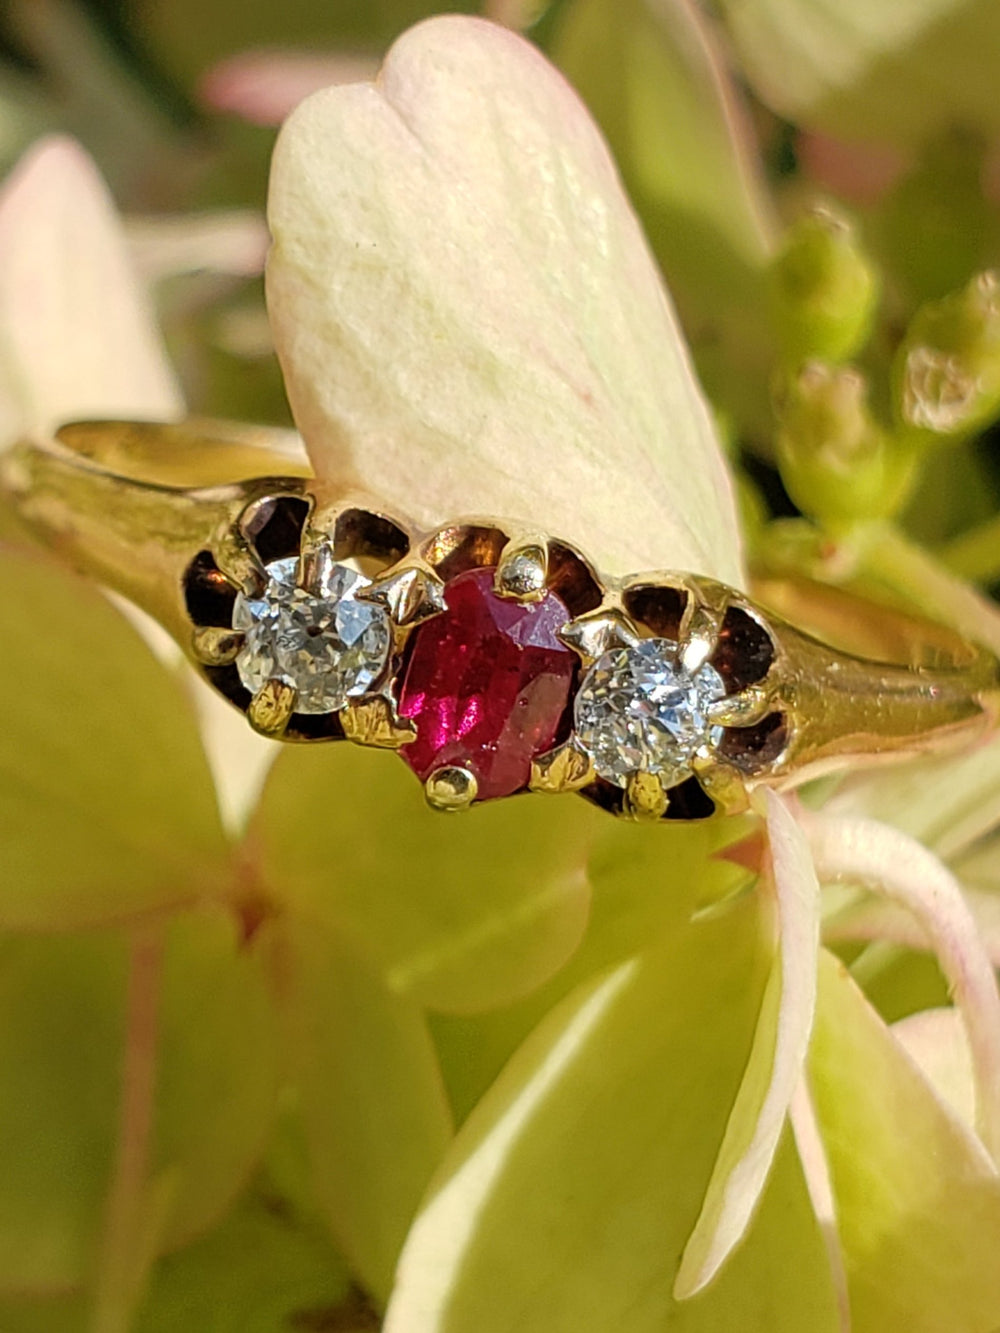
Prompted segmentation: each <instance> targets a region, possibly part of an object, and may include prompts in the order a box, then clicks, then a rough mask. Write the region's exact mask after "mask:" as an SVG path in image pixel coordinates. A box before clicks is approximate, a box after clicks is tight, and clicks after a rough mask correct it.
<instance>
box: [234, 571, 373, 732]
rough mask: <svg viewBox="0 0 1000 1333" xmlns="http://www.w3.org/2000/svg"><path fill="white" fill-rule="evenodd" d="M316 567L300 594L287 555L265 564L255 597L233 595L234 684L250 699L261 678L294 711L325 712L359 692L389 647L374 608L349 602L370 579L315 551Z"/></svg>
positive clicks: (360, 603)
mask: <svg viewBox="0 0 1000 1333" xmlns="http://www.w3.org/2000/svg"><path fill="white" fill-rule="evenodd" d="M324 555H325V557H326V558H323V556H324ZM317 565H318V575H317V579H316V585H315V587H314V589H312V590H310V591H306V590H305V589H303V588H300V587H298V586H297V584H296V575H297V572H298V560H297V558H296V557H295V556H289V557H288V558H287V559H284V560H273V561H272V562H271V563H270V564H269V565H267V566H266V567H265V573H266V574H267V583H266V585H265V587H264V590H263V592H262V593H261V594H260V595H259V596H247V595H246V594H244V593H240V594H239V596H238V597H237V598H236V602H235V604H234V606H233V628H234V629H238V630H243V631H244V633H245V635H246V638H245V640H244V643H243V647H242V648H241V649H240V651H239V654H238V656H237V658H236V666H237V668H238V670H239V673H240V680H242V682H243V684H244V685H245V686H246V688H247V689H248V690H249V691H250V693H251V694H256V693H257V692H258V690H260V689H262V688H263V686H264V685H265V684H266V683H267V682H268V681H269V680H282V681H284V682H285V683H286V684H288V685H291V686H292V687H293V688H294V689H295V691H296V692H297V694H298V698H297V700H296V703H295V711H296V712H297V713H332V712H335V711H336V710H337V709H338V708H342V707H343V706H344V704H345V703H346V702H347V700H348V699H350V698H354V697H355V696H357V695H360V694H364V693H365V692H366V691H367V690H368V689H370V688H371V686H372V684H373V683H374V682H375V681H376V680H377V679H378V677H379V676H380V675H381V674H382V671H383V670H384V669H385V664H386V662H387V660H388V658H389V650H390V647H391V644H392V631H391V626H390V623H389V617H388V616H387V614H386V612H385V611H384V610H383V609H382V607H380V606H375V605H373V604H371V603H369V602H359V601H357V600H356V598H357V594H358V593H359V592H361V591H362V590H363V589H364V588H366V587H367V586H368V584H369V582H370V580H369V579H366V578H364V576H363V575H361V574H359V573H357V572H356V571H355V570H353V569H351V568H350V567H349V566H348V565H341V564H338V563H337V562H336V561H335V560H334V559H333V557H332V553H330V552H322V551H321V555H320V559H319V560H318V561H317Z"/></svg>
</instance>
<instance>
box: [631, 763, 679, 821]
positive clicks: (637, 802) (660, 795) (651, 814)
mask: <svg viewBox="0 0 1000 1333" xmlns="http://www.w3.org/2000/svg"><path fill="white" fill-rule="evenodd" d="M669 804H670V798H669V797H668V796H667V793H666V789H665V788H664V786H663V783H662V781H661V780H660V777H659V775H658V774H656V773H633V775H632V776H631V777H630V778H629V780H628V785H627V787H626V788H625V811H626V813H627V814H629V815H631V817H632V818H633V819H642V820H647V819H662V818H663V816H664V815H665V814H666V813H667V807H668V805H669Z"/></svg>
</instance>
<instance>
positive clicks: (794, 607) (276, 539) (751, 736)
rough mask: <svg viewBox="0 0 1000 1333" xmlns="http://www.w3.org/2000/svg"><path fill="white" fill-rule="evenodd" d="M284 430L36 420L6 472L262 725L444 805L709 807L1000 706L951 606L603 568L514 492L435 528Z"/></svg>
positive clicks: (991, 676) (989, 716)
mask: <svg viewBox="0 0 1000 1333" xmlns="http://www.w3.org/2000/svg"><path fill="white" fill-rule="evenodd" d="M274 439H275V432H273V431H264V430H263V429H261V430H260V431H255V430H254V429H253V428H251V427H246V426H238V425H233V424H229V423H222V422H209V421H196V420H189V421H187V422H182V423H174V424H154V423H144V422H80V423H76V424H73V425H70V426H66V427H64V428H63V429H62V430H60V431H59V432H58V435H57V436H56V438H55V439H54V440H53V441H51V442H45V443H37V442H25V443H22V444H20V445H18V446H17V447H16V448H15V449H14V450H13V451H11V453H10V454H8V455H7V456H6V458H5V460H4V468H3V484H4V487H5V489H6V490H7V491H8V493H9V494H10V495H11V496H12V497H13V499H14V501H15V503H16V506H17V508H18V511H19V513H20V515H21V517H22V519H23V520H24V521H25V522H26V523H27V524H28V525H29V526H30V527H31V528H32V530H33V531H34V532H35V533H36V535H38V536H40V537H41V538H42V539H43V540H44V541H45V542H46V543H47V544H48V545H50V546H51V547H52V548H53V549H55V550H57V551H58V552H60V553H62V554H63V555H64V556H65V557H66V558H67V559H68V560H69V561H70V562H71V563H72V564H74V565H75V566H76V567H77V568H78V569H80V570H81V571H82V572H84V573H87V574H89V575H91V576H93V577H95V578H97V579H98V580H100V581H101V582H102V583H104V584H106V585H107V586H108V587H110V588H111V589H113V590H115V591H116V592H118V593H121V594H123V595H124V596H125V597H127V598H129V599H130V600H132V601H133V602H135V603H136V604H137V605H138V606H139V607H141V608H142V609H143V610H144V611H146V612H148V613H149V614H150V615H152V616H153V617H154V618H155V619H156V620H158V621H159V622H160V623H161V624H162V625H163V626H164V628H165V629H167V630H168V631H169V632H170V633H171V634H172V635H173V637H174V638H175V639H176V640H177V642H178V643H179V644H180V645H181V647H182V648H183V649H184V651H185V652H186V653H187V655H188V656H189V657H190V658H191V660H192V661H193V662H194V664H195V665H196V666H197V668H198V669H199V670H200V671H201V673H202V674H203V675H204V677H205V678H206V679H207V680H208V681H209V682H210V683H211V684H212V685H213V686H214V687H215V688H216V689H217V690H218V691H219V692H220V693H221V694H223V695H224V696H225V697H226V698H227V699H228V700H229V701H230V702H231V703H232V704H234V705H235V706H236V707H238V708H240V709H242V711H243V712H244V713H245V714H246V716H247V718H248V719H249V722H250V724H251V725H252V726H253V727H254V728H255V729H256V730H257V731H259V732H261V733H262V734H263V735H265V736H270V737H273V738H275V739H281V740H287V741H304V742H308V741H327V740H337V739H343V738H346V739H348V740H351V741H355V742H357V743H359V744H361V745H370V746H378V747H382V748H388V749H396V750H398V751H399V753H400V755H401V756H402V757H403V759H405V761H406V762H407V763H408V765H409V766H410V768H411V769H412V770H413V771H414V772H415V773H416V774H417V776H418V777H419V778H420V780H421V781H422V782H423V784H424V789H425V792H426V795H427V799H428V801H429V802H430V804H431V805H432V806H434V807H435V808H436V809H439V810H459V809H463V808H465V807H467V806H469V805H471V804H472V803H473V802H476V801H485V800H490V799H494V798H497V797H501V796H510V795H514V794H515V793H519V792H525V791H529V790H530V791H536V792H548V793H551V792H567V791H571V792H578V793H580V794H581V795H582V796H584V797H586V798H587V799H589V800H591V801H594V802H595V803H596V804H598V805H599V806H601V807H603V808H604V809H606V810H610V811H612V812H613V813H615V814H621V815H625V816H626V817H630V818H640V819H674V820H676V819H682V820H692V819H703V818H706V817H708V816H710V815H712V814H714V813H715V812H716V811H721V812H723V813H727V814H729V813H738V812H740V811H742V810H745V809H747V807H748V804H749V800H750V797H751V796H752V794H753V792H754V790H755V789H756V788H757V787H760V786H774V787H788V786H794V785H797V784H800V783H801V782H803V781H804V780H805V779H807V778H811V777H814V776H818V775H820V774H823V773H829V772H835V771H837V770H841V769H844V768H846V767H849V766H853V765H856V764H859V763H870V762H877V761H880V760H882V759H887V758H894V757H900V756H905V755H912V754H919V753H927V752H928V751H935V750H939V749H942V748H947V747H950V746H952V745H955V744H957V743H961V742H963V741H965V740H967V739H968V738H969V737H970V736H973V735H975V734H976V733H977V732H979V731H982V730H984V729H986V728H988V727H990V726H992V725H995V724H996V721H997V717H998V713H1000V666H998V663H997V660H996V659H995V658H994V657H993V656H992V654H990V653H989V652H988V651H986V650H985V649H983V648H980V647H978V646H977V645H975V644H973V643H970V642H968V641H966V640H965V639H963V638H961V637H959V636H958V635H957V634H955V633H953V632H952V631H951V630H949V629H947V628H945V627H943V626H941V625H937V624H934V623H932V622H929V621H923V620H919V619H916V618H914V617H911V616H910V615H908V614H906V613H903V612H900V611H898V610H894V609H889V608H886V607H885V606H883V605H881V604H878V603H875V602H870V601H867V600H865V599H862V598H860V597H857V596H854V595H852V594H850V593H847V592H844V591H843V590H840V589H836V588H833V587H830V586H828V585H824V584H820V583H816V582H811V581H808V580H805V579H802V580H797V579H783V580H781V581H780V582H778V581H772V582H766V581H764V582H760V583H758V584H757V585H756V587H755V596H754V598H752V599H751V598H750V597H748V596H747V595H745V594H744V593H742V592H740V591H737V590H735V589H732V588H728V587H726V586H724V585H723V584H721V583H718V582H716V581H715V580H713V579H710V578H705V577H702V576H700V575H697V574H687V573H677V572H662V571H658V572H654V573H642V574H636V575H632V576H630V577H628V578H625V579H608V578H603V577H602V576H601V575H600V574H599V573H598V572H597V571H596V570H595V569H594V568H593V566H592V565H591V563H590V562H589V561H588V560H587V558H586V557H585V556H584V555H583V554H582V553H581V552H580V551H578V550H577V549H576V548H575V547H574V546H572V545H571V544H570V543H568V542H564V541H562V540H560V539H558V538H555V537H551V536H548V535H546V534H543V533H538V532H530V531H523V530H521V529H520V528H519V527H518V526H517V525H516V524H512V523H508V522H506V521H503V520H500V519H495V518H472V519H462V520H459V521H453V522H448V523H445V524H444V525H442V526H441V527H439V528H437V529H435V530H434V531H431V532H415V531H413V530H412V529H411V528H409V527H408V526H407V525H406V523H405V522H403V521H402V520H401V519H399V518H397V517H393V516H389V515H387V514H385V513H382V512H380V511H379V509H378V508H377V507H372V506H371V505H370V504H367V503H365V501H364V498H363V497H356V496H339V497H336V498H334V499H329V498H326V497H325V496H323V495H322V493H321V491H320V489H319V488H318V487H317V486H316V485H315V483H313V481H312V480H311V478H310V476H309V475H308V474H306V473H305V472H304V470H303V469H302V467H301V466H300V465H297V464H295V463H294V462H293V461H291V455H290V454H289V455H286V454H285V453H284V452H282V450H281V449H280V448H276V447H275V445H274V443H273V441H274ZM793 621H795V622H797V623H793Z"/></svg>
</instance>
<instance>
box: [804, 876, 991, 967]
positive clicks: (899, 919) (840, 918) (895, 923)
mask: <svg viewBox="0 0 1000 1333" xmlns="http://www.w3.org/2000/svg"><path fill="white" fill-rule="evenodd" d="M959 879H960V881H961V879H962V876H961V875H959ZM962 891H963V895H964V897H965V903H966V906H967V907H968V909H969V911H970V913H971V914H972V919H973V920H974V921H975V923H976V929H977V930H978V931H979V936H980V939H981V940H982V942H983V944H984V946H985V948H986V952H987V953H988V954H989V957H990V961H991V962H992V963H993V966H994V967H1000V893H998V892H989V891H987V890H985V889H977V888H974V887H972V886H971V885H969V884H963V890H962ZM823 939H824V941H825V942H826V943H827V944H837V943H843V942H846V941H849V940H867V941H874V940H889V941H891V942H892V943H893V944H902V945H905V946H906V948H908V949H930V948H932V947H933V945H932V943H931V940H930V938H929V937H928V934H927V932H926V930H925V929H924V928H923V926H922V925H921V923H920V921H919V920H918V919H917V918H916V917H915V916H914V915H913V913H912V912H910V911H908V910H907V909H906V908H905V907H904V906H902V904H900V903H897V902H892V901H890V900H889V899H888V898H877V897H874V896H872V895H869V894H865V895H864V896H862V897H859V899H858V901H857V902H854V903H851V904H849V905H848V906H846V907H844V908H842V909H841V910H840V911H838V912H836V913H835V914H834V915H832V916H830V917H828V918H827V919H826V921H824V923H823Z"/></svg>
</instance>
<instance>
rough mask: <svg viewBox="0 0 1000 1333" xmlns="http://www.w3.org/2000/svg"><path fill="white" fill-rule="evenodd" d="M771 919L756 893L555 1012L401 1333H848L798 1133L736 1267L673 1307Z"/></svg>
mask: <svg viewBox="0 0 1000 1333" xmlns="http://www.w3.org/2000/svg"><path fill="white" fill-rule="evenodd" d="M765 915H766V914H765V913H762V911H761V906H760V903H759V901H758V900H756V899H755V898H753V897H745V898H743V899H742V900H741V901H740V902H738V903H736V904H733V905H731V906H730V908H729V910H728V911H727V912H725V913H723V914H721V915H720V914H716V915H713V916H711V917H705V918H703V919H702V920H701V921H699V922H697V923H695V924H692V925H687V926H680V927H679V928H678V929H677V930H676V931H674V932H673V933H672V935H671V937H670V938H669V940H668V942H667V943H666V944H665V945H663V946H660V947H657V948H655V949H650V950H648V951H647V952H646V953H644V954H641V955H639V956H638V957H635V958H632V959H630V960H628V961H626V962H624V963H622V964H620V965H619V966H618V967H616V968H615V969H614V970H612V971H610V972H605V973H603V974H599V975H598V976H597V977H596V978H593V979H591V980H590V981H589V982H587V983H586V984H584V985H582V986H580V987H578V988H577V989H576V990H575V991H574V992H573V993H572V994H571V995H569V996H568V997H567V998H566V999H565V1000H564V1001H563V1002H562V1003H561V1004H559V1005H558V1006H557V1007H556V1008H555V1009H554V1010H552V1011H551V1013H550V1014H549V1015H548V1016H547V1017H546V1018H545V1019H544V1020H543V1021H542V1023H541V1025H540V1026H539V1027H538V1028H537V1029H536V1030H535V1031H534V1032H533V1033H532V1034H531V1035H530V1036H529V1038H528V1039H527V1041H526V1042H525V1043H524V1044H523V1045H522V1046H521V1047H520V1049H519V1050H518V1051H516V1052H515V1054H514V1056H513V1058H512V1059H511V1060H510V1061H509V1062H508V1064H507V1066H506V1068H505V1069H504V1071H503V1072H502V1073H501V1075H500V1077H499V1078H498V1079H497V1081H496V1083H495V1084H494V1085H493V1086H492V1088H491V1089H490V1090H489V1091H488V1092H487V1093H486V1095H485V1096H484V1097H483V1098H482V1100H481V1101H480V1102H479V1104H478V1106H477V1107H476V1108H475V1110H474V1111H473V1112H472V1114H471V1115H470V1116H469V1118H468V1120H467V1121H466V1122H465V1124H464V1125H463V1126H462V1128H461V1129H460V1131H459V1133H458V1136H457V1137H456V1139H455V1142H454V1144H453V1146H452V1148H451V1149H450V1150H449V1152H448V1154H447V1156H446V1158H445V1161H444V1164H443V1167H442V1170H441V1172H440V1173H439V1175H438V1178H437V1181H436V1183H435V1184H434V1185H432V1188H431V1192H430V1194H429V1195H428V1198H427V1200H426V1202H425V1204H424V1207H423V1210H422V1212H421V1213H420V1215H419V1216H418V1218H417V1220H416V1222H415V1223H414V1226H413V1228H412V1230H411V1232H410V1235H409V1238H408V1240H407V1243H406V1246H405V1248H404V1251H403V1255H402V1258H401V1260H400V1266H399V1270H398V1279H397V1285H396V1290H395V1292H394V1294H393V1298H392V1301H391V1302H390V1305H389V1310H388V1312H387V1316H386V1323H385V1329H386V1333H469V1330H472V1329H474V1330H476V1333H510V1331H511V1330H512V1329H517V1330H518V1333H578V1331H579V1330H580V1329H586V1330H587V1333H616V1331H617V1330H621V1329H628V1330H629V1333H662V1330H663V1329H665V1328H668V1327H669V1328H670V1329H671V1330H674V1331H675V1333H710V1331H711V1333H718V1330H720V1329H735V1328H741V1329H755V1330H756V1329H764V1328H766V1329H768V1330H769V1333H784V1331H785V1330H787V1331H788V1333H801V1330H803V1329H809V1330H810V1333H832V1330H835V1329H837V1328H838V1327H839V1322H838V1319H837V1316H836V1307H835V1299H834V1295H833V1291H832V1287H831V1284H830V1277H829V1272H828V1268H827V1259H826V1252H825V1247H824V1245H823V1242H822V1238H821V1236H820V1233H819V1228H818V1226H817V1223H816V1219H815V1217H814V1216H813V1214H812V1210H811V1208H810V1206H809V1203H808V1199H807V1196H806V1191H805V1185H804V1182H803V1180H802V1176H801V1172H800V1169H799V1166H798V1162H797V1161H796V1159H795V1155H794V1152H793V1150H792V1145H791V1143H790V1140H789V1138H787V1137H786V1139H785V1140H784V1142H783V1144H782V1147H781V1148H780V1150H779V1153H778V1156H777V1159H776V1162H775V1169H774V1171H773V1172H772V1174H771V1176H770V1178H769V1181H768V1186H767V1189H766V1191H765V1195H764V1197H763V1199H762V1201H761V1207H760V1210H759V1212H758V1214H757V1217H756V1219H755V1221H754V1224H753V1227H752V1229H751V1231H750V1233H749V1234H748V1236H747V1239H746V1242H745V1244H744V1245H743V1246H742V1247H741V1249H740V1250H739V1252H738V1253H737V1254H736V1255H734V1256H733V1259H732V1262H731V1263H730V1264H728V1265H727V1267H726V1269H725V1271H724V1272H723V1273H721V1274H720V1275H719V1278H718V1280H717V1281H716V1282H715V1283H713V1285H712V1287H711V1289H710V1290H708V1291H706V1292H704V1293H703V1294H702V1295H700V1296H699V1297H698V1298H697V1299H695V1300H691V1301H686V1302H684V1303H682V1304H678V1303H677V1302H676V1301H675V1300H674V1299H673V1298H672V1295H671V1289H672V1287H673V1283H674V1278H675V1273H676V1266H677V1257H678V1255H679V1253H680V1249H681V1246H682V1245H683V1242H684V1237H685V1235H686V1234H688V1232H689V1230H690V1228H691V1226H692V1224H693V1221H694V1218H695V1215H696V1213H697V1211H698V1208H699V1206H700V1202H701V1199H702V1198H703V1197H704V1193H705V1186H706V1183H707V1180H708V1177H709V1175H710V1173H711V1169H712V1162H713V1159H714V1158H715V1156H716V1154H717V1152H718V1145H719V1143H720V1141H721V1139H722V1136H723V1133H724V1129H725V1120H726V1110H727V1107H728V1106H729V1105H731V1103H732V1099H733V1097H734V1096H735V1095H736V1092H737V1089H738V1087H739V1083H740V1079H741V1076H742V1072H743V1069H744V1068H745V1066H746V1062H747V1057H748V1054H749V1052H750V1048H751V1044H752V1040H753V1030H754V1026H755V1023H756V1020H757V1014H758V1012H759V1009H760V1004H761V996H762V992H763V990H764V986H765V983H766V978H767V972H768V967H769V963H770V958H771V951H772V946H771V940H770V923H768V922H767V921H766V920H764V919H762V918H763V917H764V916H765Z"/></svg>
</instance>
